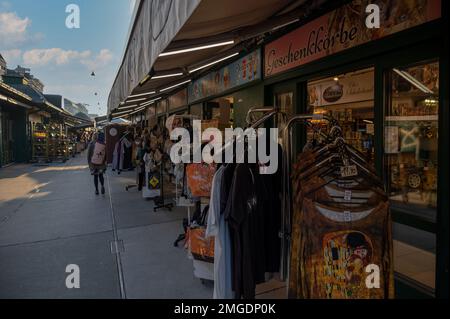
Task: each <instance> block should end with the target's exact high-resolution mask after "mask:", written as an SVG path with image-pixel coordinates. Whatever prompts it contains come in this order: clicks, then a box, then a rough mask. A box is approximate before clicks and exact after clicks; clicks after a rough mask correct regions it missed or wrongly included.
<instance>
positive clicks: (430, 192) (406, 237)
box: [384, 62, 439, 289]
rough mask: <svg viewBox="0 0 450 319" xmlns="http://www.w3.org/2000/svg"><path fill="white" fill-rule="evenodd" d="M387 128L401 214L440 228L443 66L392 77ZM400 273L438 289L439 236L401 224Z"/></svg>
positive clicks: (391, 181) (397, 243) (389, 177)
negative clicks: (439, 149)
mask: <svg viewBox="0 0 450 319" xmlns="http://www.w3.org/2000/svg"><path fill="white" fill-rule="evenodd" d="M388 76H389V81H388V83H389V85H390V88H389V89H390V92H389V97H388V101H387V102H388V103H387V107H386V117H385V127H384V134H385V136H384V141H385V145H384V153H385V155H384V157H385V161H384V163H385V170H386V174H385V176H386V186H387V191H388V195H389V197H390V200H391V207H392V209H395V210H396V211H397V212H400V213H403V214H405V215H404V216H406V217H405V218H407V216H408V215H415V216H411V218H412V217H416V218H417V217H419V218H420V219H423V220H426V221H429V222H435V221H436V212H437V211H436V205H437V176H438V109H439V63H438V62H432V63H422V64H418V65H414V66H410V67H406V68H393V69H392V70H390V71H389V74H388ZM393 237H394V264H395V270H396V271H397V272H399V273H401V274H402V275H404V276H407V277H408V278H410V279H411V280H413V281H415V282H418V283H420V284H422V285H425V286H427V287H430V288H432V289H434V286H435V262H436V256H435V245H436V236H435V235H434V234H431V233H427V232H425V231H422V230H419V229H416V228H413V227H410V226H406V225H401V224H395V225H394V230H393Z"/></svg>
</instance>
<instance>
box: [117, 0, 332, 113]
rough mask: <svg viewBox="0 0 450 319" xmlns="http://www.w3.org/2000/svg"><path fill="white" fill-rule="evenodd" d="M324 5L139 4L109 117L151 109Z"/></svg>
mask: <svg viewBox="0 0 450 319" xmlns="http://www.w3.org/2000/svg"><path fill="white" fill-rule="evenodd" d="M326 2H327V0H246V1H242V0H227V1H217V0H201V1H200V0H190V1H183V0H174V1H165V0H154V1H140V3H139V4H138V6H139V7H138V8H137V10H136V17H135V20H134V23H133V27H132V29H131V31H130V38H129V41H128V45H127V48H126V50H125V54H124V58H123V61H122V65H121V67H120V69H119V72H118V74H117V77H116V79H115V82H114V84H113V87H112V89H111V92H110V95H109V99H108V114H111V112H112V111H113V110H115V109H117V108H119V107H120V108H121V109H122V110H127V111H130V112H131V111H135V110H140V109H142V108H143V107H144V106H148V105H150V104H152V101H153V100H152V99H154V98H156V97H158V96H159V95H161V94H163V92H164V93H167V92H170V88H171V87H172V86H174V87H173V88H175V87H176V88H180V87H181V86H178V85H177V84H181V83H183V84H186V83H188V81H189V80H190V79H191V77H193V76H195V75H196V74H197V73H198V72H199V71H200V72H203V71H204V70H207V68H208V67H211V65H214V64H215V63H214V62H218V61H220V60H222V61H224V60H225V59H228V58H231V57H232V56H234V55H236V54H237V53H239V52H242V51H243V50H246V48H247V47H248V46H249V45H250V42H251V41H253V42H252V44H254V41H255V40H256V39H258V37H260V36H262V35H264V34H266V33H268V32H276V31H277V30H279V29H280V28H283V27H285V26H287V25H290V24H294V23H295V24H296V23H299V22H303V18H305V17H307V16H309V14H310V13H311V12H312V11H313V10H316V9H318V8H320V7H321V6H322V5H324V4H325V3H326ZM328 2H330V1H328ZM336 2H339V1H336ZM115 112H116V113H122V114H123V112H121V111H119V110H115Z"/></svg>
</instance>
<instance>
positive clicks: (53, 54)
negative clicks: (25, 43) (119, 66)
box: [23, 48, 114, 70]
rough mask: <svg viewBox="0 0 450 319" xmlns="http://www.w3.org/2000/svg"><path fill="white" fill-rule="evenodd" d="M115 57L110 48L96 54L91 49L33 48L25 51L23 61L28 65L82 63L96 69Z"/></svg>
mask: <svg viewBox="0 0 450 319" xmlns="http://www.w3.org/2000/svg"><path fill="white" fill-rule="evenodd" d="M113 57H114V56H113V54H112V52H111V51H110V50H108V49H102V50H100V52H99V53H98V54H97V55H95V56H93V55H92V52H91V51H89V50H85V51H74V50H64V49H61V48H50V49H33V50H29V51H26V52H24V54H23V63H24V65H28V66H46V65H49V64H56V65H65V64H70V63H80V64H82V65H84V66H86V67H87V68H89V69H90V70H95V69H99V68H102V67H104V66H106V65H108V64H109V63H110V62H111V61H112V60H113Z"/></svg>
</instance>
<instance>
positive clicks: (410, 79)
mask: <svg viewBox="0 0 450 319" xmlns="http://www.w3.org/2000/svg"><path fill="white" fill-rule="evenodd" d="M393 70H394V72H395V73H397V74H398V75H400V76H401V77H402V78H404V79H405V80H406V81H408V82H409V83H411V84H412V85H414V86H415V87H416V88H418V89H419V90H421V91H422V92H424V93H428V94H433V91H432V90H430V89H429V88H427V87H426V86H425V85H423V84H422V83H420V82H419V81H418V80H417V79H416V78H414V77H413V76H412V75H411V74H409V73H408V72H405V71H400V70H398V69H393Z"/></svg>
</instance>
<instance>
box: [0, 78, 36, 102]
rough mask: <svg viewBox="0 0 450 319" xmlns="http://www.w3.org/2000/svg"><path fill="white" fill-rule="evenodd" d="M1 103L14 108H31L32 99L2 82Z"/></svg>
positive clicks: (0, 83) (0, 87)
mask: <svg viewBox="0 0 450 319" xmlns="http://www.w3.org/2000/svg"><path fill="white" fill-rule="evenodd" d="M0 102H4V103H7V104H8V105H12V106H15V105H17V106H20V107H23V108H31V106H30V105H29V102H31V97H29V96H28V95H26V94H24V93H22V92H20V91H18V90H16V89H14V88H13V87H12V86H9V85H7V84H5V83H2V82H0Z"/></svg>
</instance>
